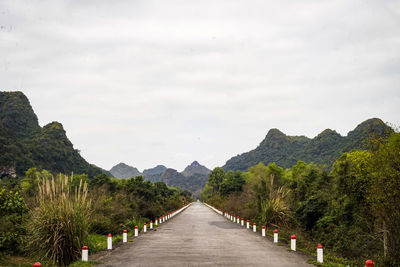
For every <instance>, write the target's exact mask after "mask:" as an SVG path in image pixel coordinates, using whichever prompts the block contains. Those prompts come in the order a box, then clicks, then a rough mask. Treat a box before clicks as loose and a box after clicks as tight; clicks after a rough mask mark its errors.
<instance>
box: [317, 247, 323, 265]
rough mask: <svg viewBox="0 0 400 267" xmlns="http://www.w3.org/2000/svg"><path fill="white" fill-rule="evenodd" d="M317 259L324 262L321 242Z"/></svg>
mask: <svg viewBox="0 0 400 267" xmlns="http://www.w3.org/2000/svg"><path fill="white" fill-rule="evenodd" d="M317 261H318V262H320V263H323V262H324V252H323V250H322V245H321V244H318V246H317Z"/></svg>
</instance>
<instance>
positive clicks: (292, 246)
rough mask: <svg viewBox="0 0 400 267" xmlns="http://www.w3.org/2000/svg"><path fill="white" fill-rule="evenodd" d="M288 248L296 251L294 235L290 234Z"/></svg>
mask: <svg viewBox="0 0 400 267" xmlns="http://www.w3.org/2000/svg"><path fill="white" fill-rule="evenodd" d="M290 249H291V250H293V251H296V236H295V235H292V237H291V242H290Z"/></svg>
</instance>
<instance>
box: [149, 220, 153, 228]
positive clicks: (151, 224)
mask: <svg viewBox="0 0 400 267" xmlns="http://www.w3.org/2000/svg"><path fill="white" fill-rule="evenodd" d="M150 229H153V221H150Z"/></svg>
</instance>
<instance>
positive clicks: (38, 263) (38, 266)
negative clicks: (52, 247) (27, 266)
mask: <svg viewBox="0 0 400 267" xmlns="http://www.w3.org/2000/svg"><path fill="white" fill-rule="evenodd" d="M41 266H42V265H41V264H40V262H35V263H34V264H33V267H41Z"/></svg>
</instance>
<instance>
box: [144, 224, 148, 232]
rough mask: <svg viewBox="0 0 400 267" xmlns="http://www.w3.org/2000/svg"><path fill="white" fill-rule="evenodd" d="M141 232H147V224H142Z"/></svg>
mask: <svg viewBox="0 0 400 267" xmlns="http://www.w3.org/2000/svg"><path fill="white" fill-rule="evenodd" d="M143 232H145V233H146V232H147V224H146V223H144V225H143Z"/></svg>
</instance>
